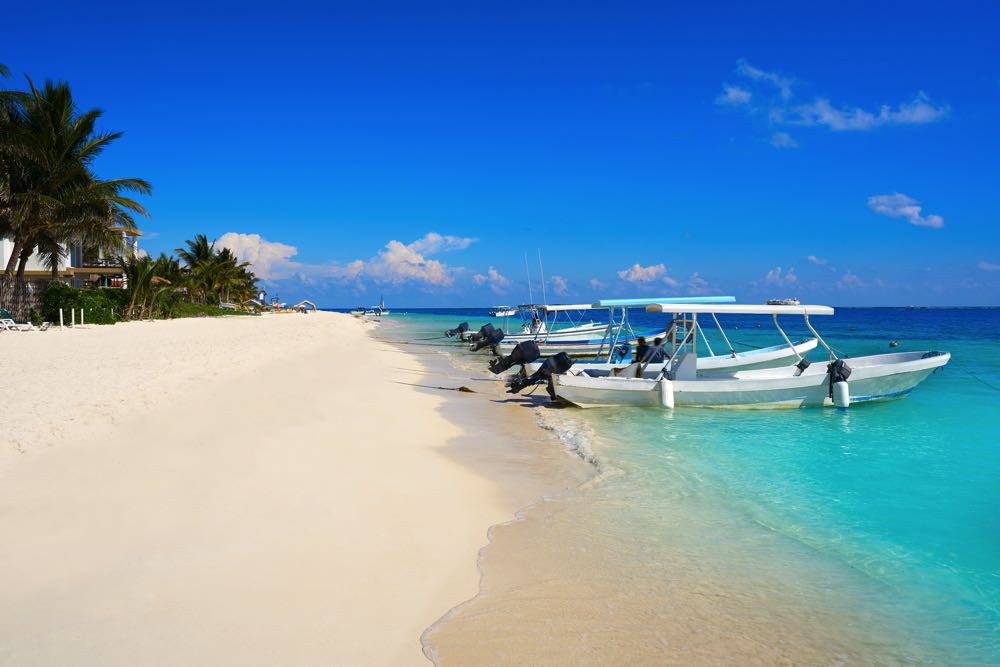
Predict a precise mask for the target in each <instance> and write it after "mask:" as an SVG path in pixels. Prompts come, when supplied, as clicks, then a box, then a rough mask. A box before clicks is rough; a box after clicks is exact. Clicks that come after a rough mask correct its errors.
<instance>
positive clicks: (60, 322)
mask: <svg viewBox="0 0 1000 667" xmlns="http://www.w3.org/2000/svg"><path fill="white" fill-rule="evenodd" d="M62 330H63V312H62V308H60V309H59V331H62Z"/></svg>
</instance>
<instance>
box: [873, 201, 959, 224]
mask: <svg viewBox="0 0 1000 667" xmlns="http://www.w3.org/2000/svg"><path fill="white" fill-rule="evenodd" d="M868 208H870V209H871V210H873V211H875V212H876V213H878V214H880V215H885V216H888V217H890V218H902V219H903V220H906V221H907V222H908V223H910V224H911V225H916V226H917V227H933V228H935V229H940V228H941V227H944V218H942V217H941V216H940V215H927V216H923V215H921V214H920V212H921V210H922V209H921V206H920V202H918V201H917V200H916V199H913V198H912V197H908V196H907V195H904V194H902V193H899V192H894V193H893V194H891V195H873V196H871V197H869V198H868Z"/></svg>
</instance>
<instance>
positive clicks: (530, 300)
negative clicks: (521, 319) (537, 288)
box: [524, 253, 535, 303]
mask: <svg viewBox="0 0 1000 667" xmlns="http://www.w3.org/2000/svg"><path fill="white" fill-rule="evenodd" d="M524 272H525V273H527V274H528V303H533V302H534V300H535V297H533V296H531V271H530V270H529V269H528V253H524Z"/></svg>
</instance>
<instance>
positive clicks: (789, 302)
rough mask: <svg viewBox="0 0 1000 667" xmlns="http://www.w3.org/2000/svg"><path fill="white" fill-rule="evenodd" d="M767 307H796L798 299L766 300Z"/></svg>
mask: <svg viewBox="0 0 1000 667" xmlns="http://www.w3.org/2000/svg"><path fill="white" fill-rule="evenodd" d="M767 305H769V306H798V305H800V304H799V300H798V299H768V300H767Z"/></svg>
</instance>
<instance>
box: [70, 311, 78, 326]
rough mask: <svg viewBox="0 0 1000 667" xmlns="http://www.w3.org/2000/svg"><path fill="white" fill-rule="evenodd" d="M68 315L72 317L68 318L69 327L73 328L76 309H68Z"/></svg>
mask: <svg viewBox="0 0 1000 667" xmlns="http://www.w3.org/2000/svg"><path fill="white" fill-rule="evenodd" d="M69 313H70V315H72V317H71V318H70V319H71V320H72V322H71V323H70V326H71V327H75V326H76V308H70V309H69Z"/></svg>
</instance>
